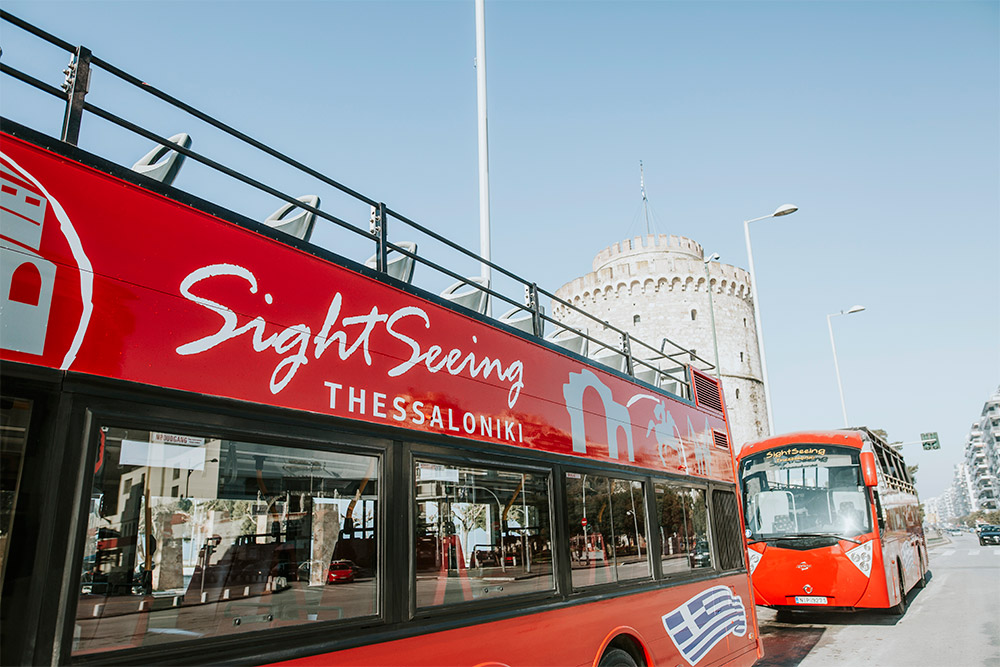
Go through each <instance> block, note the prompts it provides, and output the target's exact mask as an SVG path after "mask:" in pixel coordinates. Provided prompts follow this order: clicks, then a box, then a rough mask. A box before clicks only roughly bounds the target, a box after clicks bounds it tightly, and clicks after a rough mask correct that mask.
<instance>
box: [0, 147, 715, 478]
mask: <svg viewBox="0 0 1000 667" xmlns="http://www.w3.org/2000/svg"><path fill="white" fill-rule="evenodd" d="M0 136H2V143H0V146H2V154H3V155H2V157H3V174H4V177H3V178H4V183H6V184H7V186H8V187H9V188H12V189H14V190H16V191H17V192H18V193H20V195H24V196H25V197H27V198H28V199H30V200H32V201H40V202H42V206H41V209H42V210H41V211H40V212H39V214H40V215H42V218H41V220H40V221H30V220H26V222H25V225H26V226H30V225H31V224H35V223H38V224H41V225H42V227H43V229H42V232H41V242H40V245H39V247H37V248H32V247H28V246H24V247H22V246H21V245H20V244H19V243H17V242H15V243H9V242H4V245H6V246H7V247H5V248H4V253H5V257H4V259H5V261H17V262H28V261H29V259H30V261H32V262H34V263H35V264H38V265H39V266H42V267H43V268H44V267H46V266H48V267H51V268H52V270H53V271H54V274H55V278H54V282H53V285H52V287H53V288H52V293H51V300H50V301H46V302H45V303H43V304H42V306H44V307H45V308H47V309H48V313H47V315H48V316H47V318H45V319H44V320H43V321H42V322H41V323H40V325H39V327H38V330H39V335H40V336H41V338H42V340H43V342H44V350H43V352H42V353H41V354H36V353H30V352H21V351H16V350H10V349H3V350H0V358H2V359H5V360H9V361H19V362H24V363H29V364H35V365H42V366H48V367H51V368H59V369H62V370H68V371H75V372H79V373H86V374H91V375H97V376H102V377H108V378H117V379H121V380H129V381H132V382H140V383H144V384H148V385H152V386H158V387H166V388H171V389H179V390H184V391H190V392H197V393H201V394H207V395H212V396H218V397H223V398H231V399H238V400H242V401H249V402H253V403H259V404H264V405H273V406H278V407H286V408H292V409H296V410H306V411H309V412H314V413H320V414H326V415H333V416H337V417H342V418H346V419H351V420H355V421H361V422H367V423H371V424H377V425H380V426H397V427H403V428H406V429H409V430H416V431H424V432H429V433H437V434H441V435H448V436H455V437H461V438H467V439H471V440H478V441H481V442H490V443H495V444H502V445H509V446H514V447H526V448H530V449H537V450H543V451H546V452H551V453H555V454H567V455H571V456H578V457H583V458H591V459H595V460H605V461H606V460H609V459H610V460H614V461H618V462H621V463H625V464H632V465H636V466H641V467H644V468H648V469H652V470H661V471H666V472H674V473H677V472H687V473H690V474H691V475H694V476H698V477H709V478H714V479H719V480H723V481H727V480H731V479H732V477H731V473H732V454H731V452H730V448H729V447H728V446H724V447H720V446H718V445H717V444H716V437H715V434H716V433H717V432H718V433H722V434H725V440H726V441H728V437H729V434H728V428H727V426H726V423H725V420H724V415H723V414H722V413H721V412H719V411H715V410H710V409H704V408H701V407H699V406H696V405H694V404H691V403H687V402H683V401H680V400H676V399H668V398H667V397H665V396H663V395H661V394H658V393H656V392H654V391H652V390H649V389H647V388H645V387H643V386H640V385H637V384H634V383H632V382H630V381H628V380H625V379H623V378H621V377H620V376H617V375H614V374H612V373H609V372H606V371H604V370H601V369H598V368H593V367H588V366H584V365H583V364H582V363H581V362H580V361H578V360H575V359H573V358H571V357H568V356H566V355H563V354H560V353H557V352H555V351H553V350H552V349H550V348H547V347H545V346H542V345H540V344H538V343H536V342H533V341H529V340H527V339H525V338H521V337H518V336H514V335H511V334H510V333H508V332H506V331H504V330H502V329H500V328H498V327H495V326H490V325H488V324H485V323H483V322H482V321H479V320H477V319H475V318H473V317H470V316H467V315H464V314H461V313H458V312H455V311H454V310H452V309H449V308H446V307H444V306H442V305H438V304H436V303H433V302H430V301H428V300H425V299H421V298H418V297H416V296H414V295H412V294H410V293H407V292H405V291H403V290H401V289H397V288H395V287H393V286H390V285H387V284H386V283H384V282H380V281H379V280H376V279H374V278H372V277H369V276H366V275H363V274H362V273H359V272H357V271H352V270H350V269H347V268H344V267H343V266H340V265H338V264H334V263H332V262H329V261H324V260H322V259H318V258H316V257H315V256H313V255H310V254H308V253H305V252H304V251H302V250H298V249H296V248H295V247H292V246H290V245H288V244H285V243H281V242H279V241H276V240H274V239H271V238H268V237H265V236H263V235H261V234H257V233H254V232H252V231H250V230H248V229H245V228H243V227H241V226H238V225H235V224H232V223H230V222H227V221H225V220H221V219H219V218H216V217H214V216H211V215H209V214H207V213H204V212H202V211H200V210H197V209H194V208H191V207H189V206H185V205H183V204H180V203H178V202H176V201H174V200H171V199H168V198H166V197H162V196H159V195H157V194H155V193H153V192H150V191H149V190H145V189H143V188H140V187H138V186H136V185H133V184H130V183H127V182H125V181H122V180H121V179H118V178H115V177H113V176H110V175H108V174H106V173H103V172H100V171H97V170H95V169H92V168H89V167H86V166H84V165H81V164H79V163H77V162H74V161H71V160H68V159H66V158H63V157H61V156H58V155H56V154H54V153H51V152H49V151H46V150H44V149H42V148H39V147H37V146H34V145H33V144H29V143H27V142H24V141H21V140H20V139H17V138H15V137H12V136H10V135H7V134H3V135H0ZM20 195H19V196H20ZM35 208H36V209H37V208H38V207H37V206H36V207H35ZM29 231H30V230H29ZM27 234H28V233H27V232H26V233H25V236H27ZM154 239H155V241H153V240H154ZM15 287H17V285H15ZM36 310H37V308H36ZM43 314H44V313H43ZM710 381H711V382H714V380H712V379H710ZM658 404H663V405H664V407H665V408H666V415H667V417H666V420H665V421H664V420H663V419H660V418H658V417H656V416H655V415H654V409H655V408H656V407H657V405H658ZM606 422H607V424H606ZM657 422H659V424H657ZM654 424H656V425H657V426H658V427H659V428H657V429H653V425H654ZM647 427H648V428H647ZM664 433H665V434H666V437H668V438H671V439H676V440H679V441H680V442H681V443H682V444H683V445H684V446H683V447H668V446H666V445H665V444H662V443H661V442H658V436H661V437H660V439H661V440H662V439H663V437H662V436H663V434H664ZM680 452H683V457H684V458H683V460H682V458H681V457H682V455H681V454H680Z"/></svg>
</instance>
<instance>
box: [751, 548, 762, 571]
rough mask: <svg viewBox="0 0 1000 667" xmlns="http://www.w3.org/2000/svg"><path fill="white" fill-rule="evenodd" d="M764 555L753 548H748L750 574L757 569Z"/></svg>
mask: <svg viewBox="0 0 1000 667" xmlns="http://www.w3.org/2000/svg"><path fill="white" fill-rule="evenodd" d="M763 557H764V555H763V554H762V553H760V552H759V551H754V550H753V549H747V562H748V563H750V574H753V571H754V570H756V569H757V565H758V564H759V563H760V559H761V558H763Z"/></svg>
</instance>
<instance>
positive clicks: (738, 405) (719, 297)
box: [553, 234, 767, 451]
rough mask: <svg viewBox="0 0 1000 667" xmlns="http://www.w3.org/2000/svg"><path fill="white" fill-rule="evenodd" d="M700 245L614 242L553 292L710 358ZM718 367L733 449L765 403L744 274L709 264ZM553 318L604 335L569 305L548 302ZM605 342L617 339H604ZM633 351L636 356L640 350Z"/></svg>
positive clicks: (661, 240) (757, 432)
mask: <svg viewBox="0 0 1000 667" xmlns="http://www.w3.org/2000/svg"><path fill="white" fill-rule="evenodd" d="M704 256H705V255H704V250H703V249H702V247H701V245H700V244H698V243H697V242H695V241H693V240H691V239H688V238H684V237H683V236H674V235H669V236H668V235H666V234H660V235H655V236H654V235H649V236H646V237H644V238H643V237H636V238H634V239H631V240H625V241H622V242H621V243H615V244H613V245H612V246H610V247H608V248H605V249H604V250H602V251H601V252H599V253H598V254H597V256H596V257H595V258H594V264H593V268H594V270H593V271H592V272H590V273H588V274H586V275H585V276H582V277H580V278H577V279H575V280H573V281H570V282H568V283H566V284H565V285H563V286H562V287H560V288H559V289H558V290H557V291H556V295H557V296H558V297H560V298H561V299H564V300H566V301H568V302H569V303H571V304H573V305H574V306H576V307H578V308H580V309H582V310H585V311H587V312H588V313H590V314H591V315H593V316H594V317H597V318H598V319H602V320H605V321H607V322H609V323H610V324H612V325H614V326H616V327H618V328H619V329H622V330H623V331H627V332H629V334H630V335H634V336H635V337H636V338H638V339H640V340H643V341H646V342H647V343H649V344H656V345H658V344H659V343H660V341H661V340H662V339H663V338H664V337H666V338H669V339H670V340H672V341H675V342H676V343H678V344H679V345H683V346H685V347H687V348H691V349H693V350H695V352H696V353H697V354H698V356H699V357H701V358H702V359H706V360H708V361H709V362H711V363H715V350H714V345H713V340H712V324H711V321H712V318H711V312H710V310H709V295H708V282H707V280H706V276H705V264H704ZM709 276H710V279H711V289H712V304H713V306H714V311H715V324H716V334H717V337H718V344H719V366H720V367H721V375H722V387H723V392H724V395H725V400H726V408H727V411H728V415H729V426H730V430H731V431H732V441H733V446H734V448H735V449H736V450H737V451H738V450H739V448H740V447H741V446H742V445H743V444H744V443H746V442H749V441H752V440H756V439H758V438H761V437H764V436H766V435H767V409H766V406H765V399H764V385H763V382H762V381H761V368H760V356H759V354H758V353H757V349H758V348H757V330H756V327H755V326H754V311H753V308H754V304H753V298H752V296H751V290H750V274H749V273H748V272H747V271H744V270H743V269H741V268H738V267H735V266H730V265H729V264H720V263H718V262H710V263H709ZM553 315H554V317H555V318H557V319H559V320H561V321H565V322H567V323H568V324H570V325H573V326H577V327H585V326H587V327H589V329H590V335H592V336H594V337H595V338H600V339H602V340H605V338H606V337H605V336H602V334H601V332H595V331H593V325H592V324H588V323H586V322H585V321H584V320H583V318H581V317H580V316H579V315H578V314H576V313H575V312H573V311H571V310H569V309H568V308H565V307H563V306H558V305H557V306H556V307H554V308H553ZM606 342H608V343H610V344H617V341H616V340H613V339H611V338H606ZM633 353H634V354H635V355H636V356H639V357H641V358H648V357H651V356H652V354H650V355H648V356H647V355H644V354H642V352H641V350H640V349H633Z"/></svg>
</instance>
